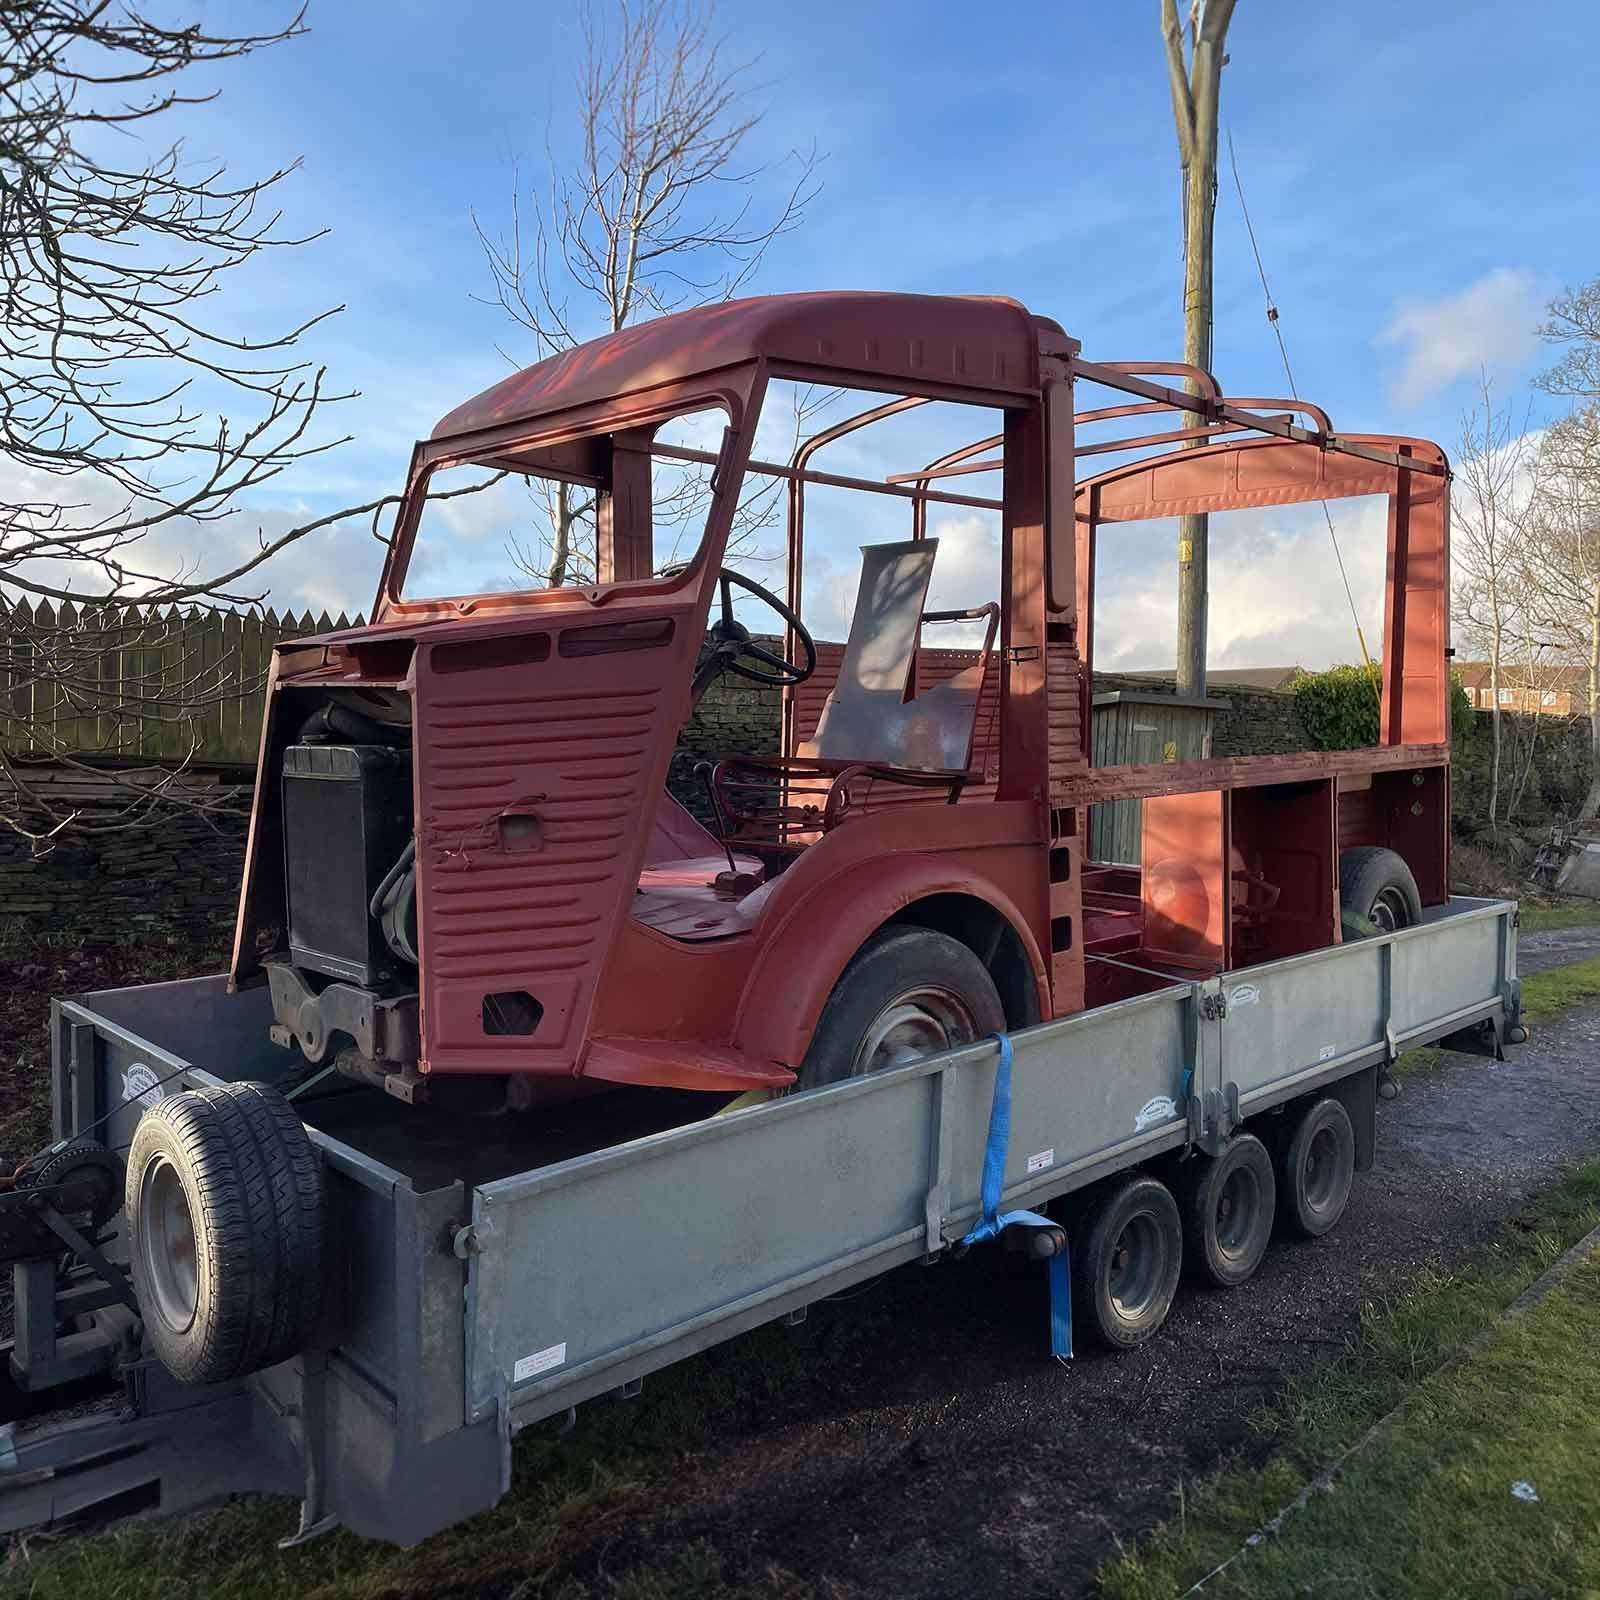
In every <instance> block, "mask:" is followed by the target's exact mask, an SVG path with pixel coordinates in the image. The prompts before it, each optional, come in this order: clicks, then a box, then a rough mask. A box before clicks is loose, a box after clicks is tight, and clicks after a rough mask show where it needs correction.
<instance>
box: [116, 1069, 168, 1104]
mask: <svg viewBox="0 0 1600 1600" xmlns="http://www.w3.org/2000/svg"><path fill="white" fill-rule="evenodd" d="M122 1098H123V1099H124V1100H137V1101H138V1102H139V1104H140V1105H142V1106H143V1107H144V1108H145V1109H146V1110H147V1111H153V1110H155V1108H156V1107H157V1106H158V1105H160V1104H161V1102H162V1101H163V1100H165V1099H166V1098H167V1092H166V1090H165V1089H163V1088H162V1087H161V1080H160V1079H159V1078H158V1077H157V1076H156V1075H155V1073H154V1072H153V1071H151V1069H150V1068H149V1067H147V1066H146V1065H145V1064H144V1062H142V1061H135V1062H134V1063H133V1064H132V1065H131V1066H130V1067H129V1068H128V1070H127V1071H126V1072H125V1073H123V1075H122Z"/></svg>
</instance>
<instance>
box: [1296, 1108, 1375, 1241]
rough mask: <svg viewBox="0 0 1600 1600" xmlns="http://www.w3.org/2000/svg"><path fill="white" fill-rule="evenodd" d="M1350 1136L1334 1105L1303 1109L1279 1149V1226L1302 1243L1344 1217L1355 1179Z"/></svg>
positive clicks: (1352, 1135) (1352, 1136) (1347, 1121)
mask: <svg viewBox="0 0 1600 1600" xmlns="http://www.w3.org/2000/svg"><path fill="white" fill-rule="evenodd" d="M1355 1170H1356V1135H1355V1129H1354V1128H1352V1127H1351V1125H1350V1113H1349V1112H1348V1111H1346V1110H1345V1108H1344V1107H1343V1106H1342V1105H1340V1104H1339V1102H1338V1101H1337V1100H1318V1101H1316V1102H1314V1103H1313V1104H1312V1105H1311V1106H1309V1107H1308V1108H1307V1109H1306V1112H1305V1114H1304V1115H1303V1116H1302V1117H1301V1118H1300V1121H1299V1123H1298V1124H1297V1125H1296V1127H1295V1130H1294V1132H1293V1133H1292V1134H1290V1136H1289V1138H1288V1141H1287V1142H1286V1143H1285V1144H1284V1146H1283V1151H1282V1154H1281V1155H1280V1157H1279V1163H1278V1193H1279V1195H1280V1197H1281V1199H1282V1210H1283V1216H1284V1220H1285V1222H1286V1223H1287V1224H1288V1226H1289V1228H1290V1230H1291V1231H1292V1232H1294V1233H1297V1234H1299V1235H1300V1236H1301V1237H1302V1238H1304V1239H1320V1238H1321V1237H1322V1235H1323V1234H1325V1233H1327V1232H1328V1230H1329V1229H1330V1228H1332V1227H1333V1225H1334V1224H1335V1223H1336V1222H1337V1221H1338V1220H1339V1218H1340V1217H1342V1216H1343V1215H1344V1208H1345V1206H1346V1204H1347V1203H1348V1202H1349V1199H1350V1186H1351V1184H1352V1183H1353V1182H1354V1179H1355Z"/></svg>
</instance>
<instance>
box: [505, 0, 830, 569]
mask: <svg viewBox="0 0 1600 1600" xmlns="http://www.w3.org/2000/svg"><path fill="white" fill-rule="evenodd" d="M580 29H581V48H580V51H579V62H578V71H577V77H576V81H575V83H574V84H573V95H574V104H573V107H572V116H571V118H570V122H571V124H572V125H573V126H575V127H576V128H577V130H578V148H577V151H576V154H575V155H574V157H573V159H572V160H571V162H570V164H567V165H564V164H563V162H562V160H561V159H560V158H559V157H558V155H557V154H556V152H555V151H554V150H553V149H548V150H547V157H548V160H549V164H550V177H549V183H548V187H547V188H546V189H544V190H533V191H531V192H530V195H529V197H528V198H527V200H526V201H524V199H523V197H522V195H521V194H520V192H519V189H518V187H517V186H516V185H514V186H513V191H512V203H511V221H510V227H509V231H508V232H505V233H502V234H494V235H491V234H490V233H489V232H488V231H486V230H485V228H484V227H483V225H482V223H481V222H479V221H478V218H477V216H476V214H474V217H473V223H474V226H475V227H476V228H477V231H478V237H479V240H480V242H481V243H482V245H483V250H484V255H485V258H486V260H487V262H488V266H489V271H490V273H491V276H492V279H493V285H494V294H493V298H492V302H491V303H493V304H497V305H499V306H500V307H501V308H502V309H503V310H504V311H505V312H506V313H507V315H508V316H510V317H511V319H512V320H513V321H514V322H516V323H518V324H519V325H520V326H521V327H522V328H524V329H526V330H527V331H528V332H529V333H531V334H532V335H533V342H534V348H535V351H536V352H537V354H538V355H539V356H541V357H544V356H549V355H553V354H556V353H557V352H559V351H562V350H570V349H571V348H572V347H573V346H574V345H577V344H581V343H582V342H583V341H584V340H586V339H589V338H593V337H594V336H595V335H597V334H600V333H612V332H616V331H617V330H618V329H621V328H624V327H627V326H628V325H629V324H630V323H631V322H634V321H636V320H638V319H639V318H641V317H653V316H659V315H661V314H663V313H665V312H669V311H675V310H681V309H683V308H684V307H686V306H691V305H702V304H706V303H708V302H713V301H718V300H726V299H729V298H730V297H732V296H733V295H736V294H737V293H738V292H739V291H740V290H741V289H742V288H743V287H745V285H747V284H748V283H749V281H750V279H751V277H752V275H753V274H754V273H755V271H756V270H757V268H758V267H759V266H760V265H761V261H762V258H763V257H764V256H765V254H766V252H767V249H768V247H769V246H770V245H771V244H772V242H773V240H774V239H776V238H778V237H779V236H780V235H782V234H784V233H787V232H788V231H789V230H790V229H792V228H794V227H796V226H797V225H798V224H799V222H800V220H801V218H802V216H803V214H804V212H805V208H806V206H807V204H808V203H809V202H810V200H811V199H812V198H813V197H814V195H815V194H816V192H817V180H816V169H817V158H816V154H815V152H814V151H810V152H794V153H791V156H790V157H789V158H788V161H787V162H786V163H785V165H786V166H787V167H788V168H789V176H788V178H787V179H785V180H784V181H783V182H782V183H781V185H780V186H779V188H778V190H777V199H776V202H775V204H774V205H773V206H772V207H771V208H770V209H769V210H765V211H763V210H762V209H761V208H760V204H759V203H760V200H761V198H762V192H763V187H762V180H764V179H771V178H773V176H774V173H773V169H771V168H769V167H767V166H764V165H762V164H759V163H749V162H748V160H747V158H746V156H745V153H744V152H745V149H746V141H747V140H748V138H749V136H750V135H751V134H752V133H753V132H754V131H755V129H756V128H757V127H758V126H759V125H760V123H761V119H762V113H761V111H760V110H759V109H756V108H755V100H756V95H757V86H756V85H755V84H753V83H752V81H751V72H752V67H753V63H751V62H749V61H745V60H735V59H732V58H730V56H729V54H728V51H727V47H726V41H725V40H724V39H723V37H722V36H721V35H720V34H719V33H718V32H717V31H716V26H715V18H714V14H713V12H712V11H711V9H710V7H709V6H702V5H699V4H696V0H615V3H613V4H609V5H607V6H606V7H605V9H604V10H603V11H601V10H598V9H596V7H595V6H593V5H590V4H587V3H586V4H585V5H584V7H583V9H582V11H581V13H580ZM525 211H526V212H527V214H528V221H527V225H526V229H525V225H524V212H525ZM703 493H704V483H703V478H702V477H701V476H700V475H698V474H687V475H685V476H684V478H683V480H682V482H681V484H679V485H677V486H675V487H673V488H672V489H671V490H670V491H669V492H668V494H667V495H666V496H665V500H666V504H665V505H664V506H662V505H658V516H661V517H664V518H665V520H667V521H669V522H675V521H683V522H686V521H687V520H689V518H691V517H692V516H693V515H694V512H695V508H696V507H697V506H698V505H699V504H700V502H701V500H702V499H703ZM547 499H548V503H547V504H546V505H545V507H544V508H543V509H544V513H545V519H546V524H547V525H546V526H545V527H544V528H542V529H541V530H540V531H539V534H538V535H537V541H536V544H534V545H528V546H522V547H519V548H518V550H516V551H514V552H513V559H514V560H517V561H518V564H519V565H520V566H522V567H523V569H524V570H525V571H527V572H528V573H529V574H530V575H531V576H534V577H536V578H537V579H538V580H539V581H542V582H545V583H548V584H550V585H551V586H557V585H560V584H563V583H565V582H567V581H569V579H570V578H571V577H573V576H574V575H575V574H576V573H580V572H583V571H584V570H585V569H587V570H589V571H592V568H593V560H594V556H593V549H594V523H593V511H594V506H593V502H592V499H591V498H590V497H588V496H587V495H585V494H584V493H583V492H582V491H581V490H580V489H575V488H573V487H572V486H570V485H565V484H563V485H552V486H551V488H550V491H549V494H548V497H547ZM757 504H758V505H759V502H757ZM753 514H754V513H753V511H752V508H751V507H746V508H743V510H742V512H741V518H742V520H743V521H744V522H745V523H746V524H748V523H749V522H750V519H751V517H752V515H753ZM544 552H547V554H544Z"/></svg>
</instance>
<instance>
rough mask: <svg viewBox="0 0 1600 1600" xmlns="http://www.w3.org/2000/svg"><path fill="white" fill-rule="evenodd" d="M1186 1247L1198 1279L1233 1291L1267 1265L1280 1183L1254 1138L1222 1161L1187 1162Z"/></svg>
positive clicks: (1233, 1146)
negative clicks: (1262, 1260) (1264, 1258)
mask: <svg viewBox="0 0 1600 1600" xmlns="http://www.w3.org/2000/svg"><path fill="white" fill-rule="evenodd" d="M1186 1166H1187V1168H1188V1170H1187V1171H1186V1172H1185V1177H1186V1179H1187V1183H1186V1186H1185V1188H1184V1192H1183V1242H1184V1249H1185V1254H1186V1255H1187V1257H1188V1261H1189V1265H1190V1267H1191V1268H1192V1269H1193V1271H1194V1272H1195V1273H1196V1275H1197V1276H1199V1277H1202V1278H1205V1279H1207V1280H1208V1281H1209V1282H1211V1283H1214V1284H1215V1285H1216V1286H1217V1287H1218V1288H1219V1289H1233V1288H1236V1287H1237V1286H1238V1285H1239V1284H1241V1283H1243V1282H1244V1281H1245V1280H1246V1279H1247V1278H1249V1277H1250V1276H1251V1275H1252V1274H1253V1273H1254V1272H1255V1270H1256V1268H1257V1267H1259V1266H1260V1265H1261V1258H1262V1257H1263V1256H1264V1255H1265V1254H1266V1253H1267V1245H1268V1244H1269V1243H1270V1242H1271V1239H1272V1217H1273V1212H1274V1211H1275V1209H1276V1207H1277V1190H1278V1185H1277V1180H1276V1179H1275V1177H1274V1176H1273V1171H1272V1157H1271V1156H1270V1155H1269V1154H1268V1153H1267V1147H1266V1146H1265V1145H1264V1144H1262V1142H1261V1141H1260V1140H1259V1139H1258V1138H1256V1137H1255V1135H1254V1134H1249V1133H1241V1134H1239V1135H1238V1136H1237V1137H1235V1138H1234V1139H1232V1140H1230V1141H1229V1143H1228V1146H1227V1148H1226V1149H1225V1150H1224V1151H1223V1152H1222V1154H1221V1155H1220V1156H1217V1157H1215V1158H1212V1157H1210V1156H1197V1157H1195V1158H1194V1159H1193V1160H1191V1161H1189V1162H1188V1163H1186Z"/></svg>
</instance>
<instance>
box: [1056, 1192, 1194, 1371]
mask: <svg viewBox="0 0 1600 1600" xmlns="http://www.w3.org/2000/svg"><path fill="white" fill-rule="evenodd" d="M1072 1266H1073V1272H1072V1286H1073V1297H1074V1299H1075V1300H1076V1302H1077V1310H1078V1317H1079V1321H1080V1322H1081V1323H1083V1324H1085V1325H1087V1327H1088V1328H1089V1330H1090V1332H1092V1333H1093V1334H1094V1335H1095V1336H1096V1337H1097V1338H1098V1339H1099V1340H1100V1342H1101V1343H1102V1344H1105V1345H1108V1346H1109V1347H1110V1348H1111V1349H1113V1350H1131V1349H1133V1348H1134V1347H1135V1346H1136V1345H1141V1344H1143V1343H1144V1342H1145V1340H1146V1339H1148V1338H1150V1337H1151V1336H1152V1335H1153V1334H1154V1333H1155V1332H1156V1330H1157V1329H1158V1328H1159V1327H1160V1326H1161V1324H1162V1323H1163V1322H1165V1321H1166V1320H1167V1313H1168V1312H1169V1311H1170V1310H1171V1309H1172V1298H1173V1296H1174V1295H1175V1294H1176V1293H1177V1292H1178V1276H1179V1274H1180V1272H1181V1271H1182V1268H1183V1224H1182V1221H1181V1219H1180V1218H1179V1215H1178V1203H1177V1201H1176V1200H1174V1199H1173V1198H1172V1193H1171V1191H1170V1190H1169V1189H1168V1188H1167V1186H1166V1185H1165V1184H1164V1183H1161V1182H1159V1181H1158V1180H1157V1179H1155V1178H1149V1177H1143V1176H1139V1175H1134V1176H1131V1177H1128V1178H1125V1179H1124V1180H1123V1181H1122V1182H1121V1183H1118V1184H1116V1185H1115V1186H1114V1187H1112V1188H1111V1189H1109V1190H1107V1191H1106V1193H1105V1194H1104V1195H1103V1196H1102V1197H1101V1198H1100V1199H1099V1200H1098V1201H1097V1202H1096V1203H1095V1204H1094V1206H1093V1207H1091V1209H1090V1210H1089V1212H1088V1214H1087V1215H1086V1216H1085V1217H1084V1219H1083V1221H1082V1223H1081V1225H1080V1227H1079V1229H1078V1238H1077V1248H1076V1251H1075V1253H1074V1259H1073V1263H1072Z"/></svg>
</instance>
